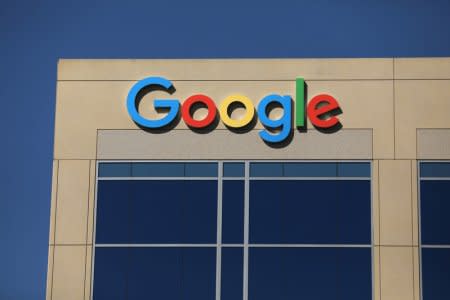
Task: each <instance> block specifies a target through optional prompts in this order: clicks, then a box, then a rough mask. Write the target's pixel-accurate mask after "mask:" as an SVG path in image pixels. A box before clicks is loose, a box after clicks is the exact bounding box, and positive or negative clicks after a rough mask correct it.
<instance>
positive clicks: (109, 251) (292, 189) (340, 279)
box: [93, 161, 373, 300]
mask: <svg viewBox="0 0 450 300" xmlns="http://www.w3.org/2000/svg"><path fill="white" fill-rule="evenodd" d="M370 176H371V172H370V163H368V162H326V161H323V162H251V161H250V162H248V161H247V162H242V161H230V162H228V161H227V162H221V161H219V162H209V161H208V162H207V161H201V162H191V161H189V162H100V163H99V164H98V181H97V200H96V210H97V213H96V232H95V245H94V251H95V253H94V264H93V267H94V269H93V270H94V276H93V277H94V279H93V280H94V283H93V287H94V288H93V298H94V299H96V300H101V299H124V298H126V299H146V298H148V297H152V298H155V299H186V300H190V299H192V300H194V299H195V300H214V299H215V300H237V299H244V300H247V299H249V300H265V299H268V300H269V299H270V300H273V299H298V298H299V297H305V298H306V299H329V298H333V299H343V300H344V299H345V300H348V299H350V300H351V299H358V300H361V299H372V248H373V246H372V228H371V182H370Z"/></svg>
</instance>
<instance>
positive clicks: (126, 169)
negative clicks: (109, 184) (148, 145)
mask: <svg viewBox="0 0 450 300" xmlns="http://www.w3.org/2000/svg"><path fill="white" fill-rule="evenodd" d="M130 176H131V163H101V164H99V167H98V177H130Z"/></svg>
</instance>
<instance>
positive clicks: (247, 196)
mask: <svg viewBox="0 0 450 300" xmlns="http://www.w3.org/2000/svg"><path fill="white" fill-rule="evenodd" d="M249 178H250V163H249V162H248V161H246V162H245V186H244V193H245V196H244V263H243V267H244V268H243V272H244V274H243V285H242V290H243V300H248V243H249V222H250V220H249V217H250V206H249V204H250V179H249Z"/></svg>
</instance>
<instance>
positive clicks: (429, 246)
mask: <svg viewBox="0 0 450 300" xmlns="http://www.w3.org/2000/svg"><path fill="white" fill-rule="evenodd" d="M421 247H422V248H429V249H432V248H436V249H450V245H421Z"/></svg>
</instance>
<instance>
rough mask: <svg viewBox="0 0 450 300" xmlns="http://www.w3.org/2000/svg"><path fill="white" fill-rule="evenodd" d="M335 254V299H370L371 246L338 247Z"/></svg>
mask: <svg viewBox="0 0 450 300" xmlns="http://www.w3.org/2000/svg"><path fill="white" fill-rule="evenodd" d="M337 254H338V255H337V262H338V276H337V288H338V293H337V294H338V297H337V299H339V300H370V299H372V250H371V248H338V249H337Z"/></svg>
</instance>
